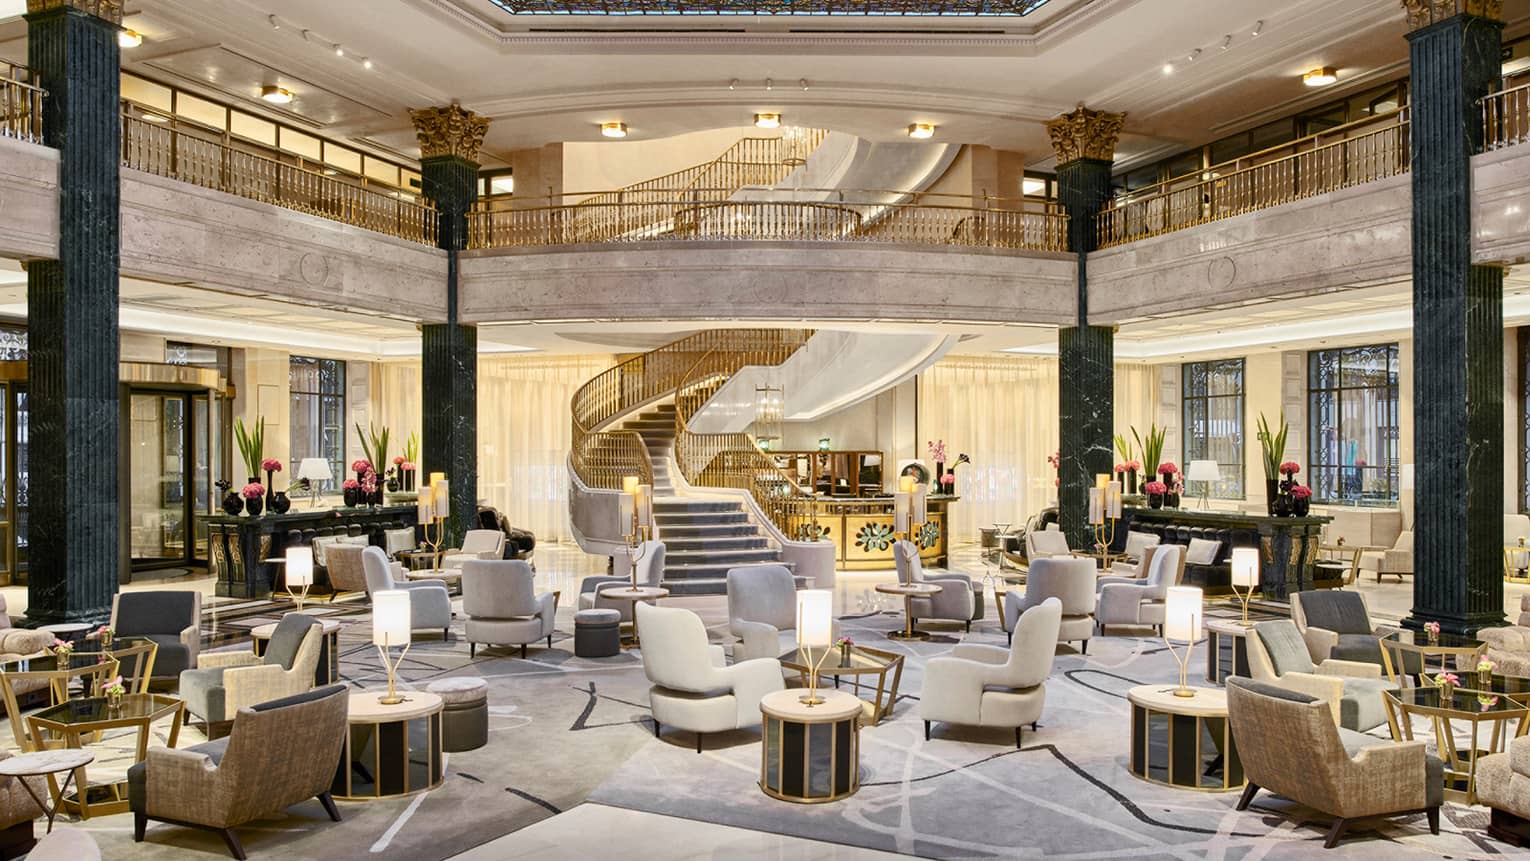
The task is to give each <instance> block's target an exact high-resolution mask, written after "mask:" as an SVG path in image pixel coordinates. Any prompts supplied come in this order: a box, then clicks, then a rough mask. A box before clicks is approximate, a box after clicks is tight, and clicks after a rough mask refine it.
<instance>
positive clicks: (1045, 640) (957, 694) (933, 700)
mask: <svg viewBox="0 0 1530 861" xmlns="http://www.w3.org/2000/svg"><path fill="white" fill-rule="evenodd" d="M1037 561H1043V560H1037ZM1061 621H1062V602H1060V601H1058V600H1057V599H1056V598H1048V599H1047V600H1045V601H1043V602H1041V604H1040V605H1039V606H1036V607H1032V608H1030V609H1029V610H1027V611H1025V613H1024V614H1023V615H1021V616H1020V621H1019V622H1018V623H1017V624H1016V625H1015V634H1016V636H1015V638H1014V640H1013V641H1012V642H1011V643H1010V645H1009V648H1007V649H1001V648H999V647H998V646H986V645H979V644H975V643H961V644H958V645H957V646H956V647H955V648H953V649H952V650H951V654H950V656H940V657H936V658H931V659H930V660H929V663H927V664H926V665H925V669H924V687H923V689H921V690H920V692H919V717H920V718H922V719H923V720H924V737H925V740H926V741H928V740H929V738H930V724H931V723H933V722H935V721H941V722H943V723H955V724H966V725H969V726H999V727H1014V730H1015V747H1016V748H1018V747H1020V738H1021V727H1022V726H1024V725H1025V724H1030V725H1031V729H1035V728H1036V722H1037V721H1039V720H1041V709H1042V706H1043V705H1044V704H1045V703H1046V695H1047V691H1046V681H1047V677H1048V676H1050V675H1051V674H1052V662H1053V660H1054V659H1055V657H1056V655H1057V636H1058V634H1057V626H1058V624H1059V623H1060V622H1061Z"/></svg>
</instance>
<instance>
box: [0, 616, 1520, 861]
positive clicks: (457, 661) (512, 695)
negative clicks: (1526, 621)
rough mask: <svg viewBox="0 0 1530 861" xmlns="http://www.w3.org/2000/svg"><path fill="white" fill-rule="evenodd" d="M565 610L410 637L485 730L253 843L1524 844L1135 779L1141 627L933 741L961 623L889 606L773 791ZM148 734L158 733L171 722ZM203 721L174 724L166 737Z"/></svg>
mask: <svg viewBox="0 0 1530 861" xmlns="http://www.w3.org/2000/svg"><path fill="white" fill-rule="evenodd" d="M341 606H344V605H341ZM571 615H572V614H571V611H569V609H568V608H567V607H564V608H561V610H560V619H559V629H560V634H559V636H558V638H557V639H555V642H554V647H553V648H552V649H551V650H549V649H546V648H536V647H533V648H532V649H531V654H530V659H529V660H520V659H518V658H517V657H514V656H515V655H518V654H519V651H518V650H508V649H492V650H488V651H487V652H485V651H483V650H480V651H479V655H478V659H477V660H476V661H469V660H468V655H467V653H468V648H467V644H466V642H464V641H462V640H461V639H460V635H461V627H460V622H459V625H458V627H457V628H456V630H455V632H454V637H453V639H452V640H450V641H445V642H443V641H442V640H441V638H440V636H439V635H426V636H422V637H421V639H420V640H418V641H416V643H415V644H414V646H413V647H412V648H411V649H410V651H409V655H408V658H407V660H406V661H405V664H404V669H403V677H404V682H403V686H404V687H405V688H423V687H424V686H425V685H426V684H428V682H429V681H431V680H433V679H436V678H441V677H446V676H456V675H472V676H479V677H482V678H484V679H486V680H487V681H488V683H489V686H490V706H491V716H490V733H489V735H490V741H489V744H488V746H486V747H484V748H482V749H480V750H476V751H469V752H465V753H458V754H450V755H448V760H447V768H446V777H445V781H444V783H443V785H442V786H441V787H440V788H439V789H437V790H435V791H432V792H429V793H425V794H421V795H416V796H413V797H405V798H397V799H389V800H382V801H374V802H368V803H360V802H351V803H341V805H340V807H341V813H342V816H343V817H344V821H343V822H340V823H330V822H329V821H328V820H327V819H325V818H324V816H323V812H322V811H321V810H320V808H319V806H318V804H317V803H316V802H307V803H304V804H301V805H297V806H295V807H293V808H291V809H290V810H289V811H288V813H287V815H285V816H284V817H281V818H277V819H272V820H269V821H264V822H260V823H256V824H254V825H252V826H250V827H247V828H244V829H241V836H242V838H243V839H244V842H245V846H246V848H247V850H248V851H249V852H250V853H251V855H252V857H285V858H290V859H338V858H358V859H359V858H370V857H377V856H379V855H382V856H386V857H396V858H409V859H420V861H436V860H437V859H445V858H449V857H451V856H452V855H455V854H457V853H459V852H462V851H465V850H467V849H469V848H471V847H473V846H476V845H479V844H481V843H485V842H487V841H489V840H491V839H494V838H496V837H499V836H502V835H504V834H507V833H510V832H513V831H515V830H517V829H520V828H522V827H525V826H526V825H529V824H531V823H532V822H535V821H538V820H540V819H543V818H546V817H548V816H552V815H554V814H556V813H558V812H560V811H563V810H567V809H569V808H571V807H573V806H575V805H577V804H579V803H581V802H583V801H585V800H590V801H598V802H601V803H605V804H610V805H616V806H621V807H627V808H631V809H636V810H643V811H650V812H655V813H663V814H669V815H674V816H681V817H687V818H692V819H697V820H703V821H712V822H720V823H725V824H731V825H738V826H742V827H745V828H753V829H757V830H764V831H772V832H779V833H785V834H791V835H796V836H801V837H806V838H811V839H818V840H828V841H833V842H837V843H843V844H850V845H855V846H862V847H870V848H877V849H884V850H891V851H897V852H902V853H906V854H911V855H921V856H927V857H937V858H963V859H965V858H1015V857H1048V858H1080V859H1082V858H1090V859H1102V858H1134V859H1135V858H1156V857H1163V858H1217V859H1223V858H1227V859H1261V858H1297V857H1316V856H1318V855H1321V857H1324V858H1328V857H1333V858H1351V857H1353V858H1382V857H1386V858H1388V859H1404V858H1439V857H1447V858H1490V857H1503V856H1507V857H1530V853H1524V852H1520V851H1518V850H1514V849H1513V848H1511V847H1508V846H1506V845H1504V844H1501V843H1498V842H1496V841H1492V840H1489V839H1488V838H1486V836H1485V834H1484V833H1483V829H1484V828H1485V827H1486V820H1487V816H1486V811H1485V808H1466V807H1462V806H1456V805H1450V806H1447V808H1446V810H1445V814H1444V816H1443V817H1442V823H1441V831H1442V833H1441V834H1440V835H1439V836H1437V837H1436V836H1432V835H1430V834H1429V832H1428V829H1427V827H1426V826H1425V824H1424V821H1423V817H1422V816H1419V817H1415V818H1412V819H1403V820H1390V821H1386V822H1384V823H1381V824H1379V825H1378V827H1377V829H1376V830H1358V831H1356V832H1355V833H1354V835H1353V836H1352V837H1350V838H1348V839H1347V840H1346V841H1345V842H1344V843H1343V844H1341V846H1340V848H1339V849H1337V850H1334V851H1333V852H1331V853H1328V852H1322V851H1321V848H1320V847H1321V840H1322V836H1323V829H1322V828H1320V827H1318V826H1319V825H1320V824H1321V823H1320V821H1319V819H1317V818H1314V820H1313V821H1311V822H1307V821H1305V820H1304V819H1303V818H1301V817H1298V818H1297V819H1295V820H1293V819H1289V818H1286V817H1282V816H1276V815H1274V812H1275V811H1277V810H1279V809H1283V808H1285V807H1288V806H1289V805H1287V804H1286V803H1284V802H1282V801H1281V800H1279V799H1275V798H1273V797H1271V796H1268V795H1261V796H1260V800H1259V801H1257V802H1256V803H1255V809H1251V810H1250V811H1248V812H1246V813H1237V812H1235V811H1234V810H1233V805H1234V803H1235V802H1236V799H1237V793H1235V792H1234V793H1197V792H1188V791H1177V790H1171V789H1167V788H1163V787H1159V786H1156V785H1153V784H1149V783H1146V782H1144V781H1141V780H1138V779H1136V778H1135V777H1132V776H1131V775H1130V774H1129V773H1128V772H1127V770H1126V757H1127V746H1128V742H1127V731H1126V727H1127V715H1128V708H1127V704H1126V701H1125V699H1124V693H1125V691H1126V690H1127V689H1129V688H1130V687H1132V686H1134V685H1136V684H1142V683H1160V682H1161V683H1165V684H1169V683H1172V682H1173V680H1174V679H1175V678H1176V675H1177V668H1176V665H1175V664H1174V662H1173V660H1172V659H1171V657H1170V656H1169V655H1168V654H1167V653H1166V652H1165V651H1164V650H1163V642H1162V640H1160V639H1157V638H1152V637H1141V638H1138V637H1127V636H1111V637H1104V638H1096V639H1094V640H1093V641H1091V643H1090V647H1089V654H1088V655H1087V656H1081V655H1078V654H1075V653H1074V652H1073V651H1072V650H1071V649H1068V648H1066V647H1064V648H1061V649H1060V650H1059V651H1060V654H1059V656H1058V658H1057V663H1056V666H1055V668H1054V671H1053V675H1052V678H1051V681H1050V682H1049V683H1048V689H1047V705H1046V711H1045V714H1044V716H1043V718H1042V720H1041V728H1040V729H1039V731H1036V732H1031V731H1027V732H1026V733H1025V746H1024V749H1023V750H1019V751H1017V750H1015V748H1014V744H1013V735H1012V733H1010V732H1009V731H1007V730H982V729H976V728H960V727H951V726H937V728H936V730H935V736H934V738H933V740H931V741H928V742H926V741H925V740H924V736H923V725H922V723H921V722H920V720H919V718H918V714H917V707H918V694H919V691H920V686H921V676H922V669H923V666H924V662H925V661H926V660H927V659H928V658H930V657H933V656H935V655H938V654H941V653H943V652H945V651H947V650H949V649H950V647H951V645H953V644H954V643H955V642H957V641H958V640H960V639H963V638H964V635H963V634H962V633H961V632H960V629H959V628H953V629H950V630H949V631H948V632H947V633H945V634H943V635H941V636H938V637H937V638H935V639H934V640H932V641H930V642H927V643H917V644H912V645H908V644H904V643H901V642H897V641H892V640H887V639H886V638H885V636H884V634H885V632H887V631H890V630H893V629H896V628H898V627H901V617H899V616H898V615H896V614H889V613H872V614H869V615H863V616H856V617H849V618H845V619H843V620H842V624H843V626H844V627H845V629H846V630H847V631H848V633H850V635H851V636H853V637H855V638H856V639H857V640H860V641H862V642H864V643H866V644H867V645H872V646H875V647H877V648H882V649H887V650H894V651H901V652H904V653H905V654H906V655H907V656H908V661H907V666H906V669H905V672H904V676H903V681H902V686H901V690H900V696H899V701H898V703H897V708H896V710H895V712H894V714H893V715H892V717H891V718H889V719H885V720H883V721H882V723H881V724H880V725H879V726H876V727H870V728H867V729H865V730H863V733H862V763H861V764H862V781H863V783H862V789H861V790H860V792H859V793H858V794H857V795H855V796H853V797H851V798H849V799H847V800H845V801H842V802H838V803H834V804H826V805H795V804H789V803H786V802H780V801H775V800H773V799H770V798H767V797H766V796H765V795H764V794H763V793H762V792H761V791H760V790H759V788H758V786H757V785H756V781H757V780H758V779H759V764H760V747H759V744H760V741H759V732H758V730H752V731H741V732H735V733H725V734H717V735H715V736H709V737H707V739H706V742H705V752H704V753H702V754H700V755H698V754H696V753H695V749H694V747H693V745H694V740H693V737H692V736H691V735H690V734H689V733H685V732H673V733H672V732H669V731H666V732H665V733H664V735H663V737H662V738H659V739H655V738H654V735H653V725H652V722H651V720H650V717H649V713H648V707H647V690H648V683H647V681H646V679H645V678H644V676H643V673H642V668H641V665H640V663H639V659H638V656H637V655H636V654H633V653H623V654H622V655H619V656H617V657H614V658H608V659H602V660H586V659H581V658H577V657H575V656H574V655H573V649H572V642H571V641H570V638H569V636H568V634H567V633H564V632H568V631H571V630H572V618H571ZM992 616H993V614H992V607H990V608H989V621H986V622H983V623H982V624H980V625H978V626H975V628H974V631H973V633H972V634H969V635H965V639H968V640H970V641H975V642H987V643H993V644H1002V643H1003V642H1004V635H1003V633H1002V632H1001V631H1000V630H999V629H998V625H997V623H995V622H993V621H992ZM339 621H340V623H341V625H342V626H343V627H342V632H341V643H342V659H341V667H342V671H343V673H344V675H345V677H346V680H347V681H348V682H349V683H351V684H353V685H355V686H356V687H358V688H361V689H367V690H375V689H377V688H379V687H381V686H382V685H383V684H385V680H384V678H383V676H382V673H381V668H380V664H379V662H378V657H377V650H376V649H375V648H374V647H373V646H372V645H371V643H370V621H369V617H367V616H365V615H341V616H339ZM714 636H717V634H716V632H715V631H714ZM718 638H719V639H720V637H718ZM1204 649H1205V646H1204V645H1201V646H1199V647H1198V648H1197V652H1196V654H1195V658H1194V666H1192V669H1191V672H1192V677H1193V678H1197V679H1198V678H1199V677H1200V674H1201V673H1202V672H1203V669H1202V668H1203V666H1204V664H1203V661H1204ZM156 735H157V737H158V739H159V740H158V741H156V743H162V740H163V737H164V727H157V728H156ZM0 737H3V738H6V739H8V738H9V733H5V734H4V735H3V736H0ZM201 740H202V739H201V736H200V733H199V732H197V731H196V730H195V729H188V730H186V731H183V732H182V735H181V742H180V744H181V746H183V747H184V746H189V745H191V744H195V743H197V742H199V741H201ZM108 743H109V744H111V745H113V746H115V747H116V749H117V750H118V751H119V753H118V754H115V755H113V756H112V757H110V758H111V759H113V760H116V761H114V762H112V763H110V764H111V765H113V766H117V767H120V768H125V765H126V763H127V761H128V757H129V749H130V748H129V747H128V745H130V744H131V742H130V740H123V739H113V740H110V741H109V742H108ZM272 755H273V757H280V756H290V755H301V752H300V751H273V754H272ZM107 764H108V763H103V769H102V770H103V774H104V773H105V766H106V765H107ZM92 774H93V775H94V774H95V771H92ZM1298 813H1300V811H1298ZM84 827H85V828H86V829H87V830H89V831H90V832H92V834H93V836H95V837H96V839H97V840H98V841H99V842H100V843H101V845H102V850H103V856H104V857H106V858H111V859H128V861H137V859H150V858H153V859H166V858H168V859H180V858H185V859H206V858H216V857H222V852H223V850H222V844H221V841H220V840H219V839H218V838H217V837H215V836H213V835H210V834H206V833H203V832H199V831H195V830H191V829H186V828H177V827H173V826H168V825H159V824H151V826H150V828H149V832H148V840H147V841H146V842H145V843H142V844H134V843H133V842H132V836H131V827H132V823H131V817H130V816H126V815H122V816H111V817H102V818H93V819H91V820H90V821H89V822H86V823H84ZM613 837H616V836H615V835H613ZM615 845H618V844H615V843H613V846H615ZM681 854H683V852H682V851H681V850H680V849H679V848H677V850H676V857H678V856H679V855H681ZM628 857H632V856H628Z"/></svg>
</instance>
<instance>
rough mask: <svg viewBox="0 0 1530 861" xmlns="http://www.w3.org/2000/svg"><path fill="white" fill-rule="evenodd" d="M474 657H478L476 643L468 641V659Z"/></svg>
mask: <svg viewBox="0 0 1530 861" xmlns="http://www.w3.org/2000/svg"><path fill="white" fill-rule="evenodd" d="M476 657H478V644H477V643H472V642H470V643H468V660H470V661H471V660H472V659H474V658H476Z"/></svg>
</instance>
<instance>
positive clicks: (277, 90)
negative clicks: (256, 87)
mask: <svg viewBox="0 0 1530 861" xmlns="http://www.w3.org/2000/svg"><path fill="white" fill-rule="evenodd" d="M260 97H261V98H262V99H265V100H266V101H268V102H270V103H271V104H273V105H285V104H288V103H290V102H291V101H292V91H291V90H287V89H283V88H281V87H278V86H276V85H275V84H267V85H266V86H264V87H261V88H260Z"/></svg>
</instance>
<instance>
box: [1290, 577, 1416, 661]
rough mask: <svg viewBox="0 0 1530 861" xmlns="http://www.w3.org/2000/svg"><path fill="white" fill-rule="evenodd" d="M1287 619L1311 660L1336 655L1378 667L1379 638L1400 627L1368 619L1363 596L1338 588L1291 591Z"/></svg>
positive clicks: (1368, 614)
mask: <svg viewBox="0 0 1530 861" xmlns="http://www.w3.org/2000/svg"><path fill="white" fill-rule="evenodd" d="M1291 621H1293V622H1295V623H1296V629H1297V630H1298V631H1301V632H1302V639H1303V640H1305V641H1306V643H1307V653H1308V654H1309V655H1311V656H1312V661H1313V663H1318V664H1321V663H1322V662H1324V661H1326V660H1328V659H1329V658H1338V659H1339V660H1341V661H1363V662H1366V663H1371V664H1376V665H1378V666H1380V665H1381V663H1382V659H1381V638H1382V637H1390V636H1392V635H1394V634H1396V633H1397V632H1398V631H1399V630H1400V629H1399V628H1394V627H1391V626H1389V625H1377V624H1374V623H1373V622H1371V614H1370V613H1369V612H1368V611H1367V610H1366V608H1365V596H1363V595H1361V594H1360V593H1359V592H1344V591H1342V590H1339V589H1318V590H1314V591H1309V592H1297V593H1295V594H1293V595H1292V596H1291ZM1413 669H1414V670H1415V671H1416V670H1417V669H1418V668H1413Z"/></svg>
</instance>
